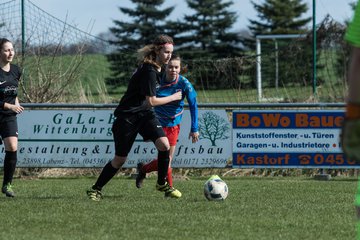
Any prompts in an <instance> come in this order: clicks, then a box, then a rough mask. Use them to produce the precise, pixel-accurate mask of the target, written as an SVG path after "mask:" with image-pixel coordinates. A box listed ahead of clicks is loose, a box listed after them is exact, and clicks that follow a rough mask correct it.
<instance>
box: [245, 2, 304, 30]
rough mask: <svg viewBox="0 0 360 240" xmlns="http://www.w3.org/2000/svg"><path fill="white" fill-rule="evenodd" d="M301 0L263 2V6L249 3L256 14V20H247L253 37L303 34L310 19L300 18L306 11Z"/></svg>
mask: <svg viewBox="0 0 360 240" xmlns="http://www.w3.org/2000/svg"><path fill="white" fill-rule="evenodd" d="M302 1H303V0H265V2H264V3H263V4H257V3H255V2H254V1H251V3H252V5H253V6H254V8H255V10H256V11H257V12H258V14H257V17H258V19H259V21H258V20H249V21H250V26H249V29H250V30H251V31H252V33H253V34H254V35H259V34H292V33H304V32H305V31H306V29H305V25H306V24H307V23H308V22H310V21H311V18H310V17H309V18H303V19H301V16H302V15H303V14H304V13H306V12H307V11H308V6H307V4H306V3H302Z"/></svg>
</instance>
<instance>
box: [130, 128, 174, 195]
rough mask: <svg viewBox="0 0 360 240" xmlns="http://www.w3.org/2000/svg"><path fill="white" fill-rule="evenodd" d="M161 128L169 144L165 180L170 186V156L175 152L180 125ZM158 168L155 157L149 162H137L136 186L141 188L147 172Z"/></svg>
mask: <svg viewBox="0 0 360 240" xmlns="http://www.w3.org/2000/svg"><path fill="white" fill-rule="evenodd" d="M163 130H164V132H165V135H166V137H167V138H168V140H169V144H170V153H169V154H170V155H169V168H168V172H167V182H168V183H169V185H170V186H171V187H172V186H173V181H172V169H171V160H172V156H173V155H174V152H175V146H176V143H177V140H178V136H179V132H180V125H177V126H174V127H163ZM157 170H158V160H157V158H155V159H153V160H152V161H150V162H149V163H146V164H143V163H138V165H137V172H138V175H137V177H136V187H137V188H141V187H142V185H143V181H144V179H145V177H146V174H147V173H150V172H154V171H157Z"/></svg>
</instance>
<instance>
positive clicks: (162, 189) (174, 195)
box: [156, 182, 181, 198]
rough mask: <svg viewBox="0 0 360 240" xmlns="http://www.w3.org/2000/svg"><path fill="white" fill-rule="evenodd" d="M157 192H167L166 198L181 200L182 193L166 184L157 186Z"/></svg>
mask: <svg viewBox="0 0 360 240" xmlns="http://www.w3.org/2000/svg"><path fill="white" fill-rule="evenodd" d="M156 190H158V191H160V192H165V197H171V198H181V192H180V191H179V190H177V189H176V188H173V187H170V185H169V184H168V183H167V182H165V184H164V185H159V184H158V183H157V184H156Z"/></svg>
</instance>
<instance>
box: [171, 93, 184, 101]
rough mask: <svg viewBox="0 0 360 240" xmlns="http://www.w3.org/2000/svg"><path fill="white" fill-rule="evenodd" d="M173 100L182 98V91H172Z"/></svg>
mask: <svg viewBox="0 0 360 240" xmlns="http://www.w3.org/2000/svg"><path fill="white" fill-rule="evenodd" d="M172 96H173V98H174V100H173V101H178V100H181V99H182V92H181V91H177V92H176V93H174V94H173V95H172Z"/></svg>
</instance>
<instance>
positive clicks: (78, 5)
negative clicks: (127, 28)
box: [0, 0, 354, 35]
mask: <svg viewBox="0 0 360 240" xmlns="http://www.w3.org/2000/svg"><path fill="white" fill-rule="evenodd" d="M7 1H8V0H0V2H7ZM30 1H31V2H32V3H34V4H35V5H37V6H38V7H39V8H41V9H42V10H44V11H45V12H47V13H49V14H50V15H53V16H55V17H56V18H58V19H60V20H63V21H65V19H66V17H67V20H66V22H67V23H69V24H71V25H74V26H76V27H77V28H79V29H81V30H83V31H85V32H88V33H91V34H92V35H97V34H99V33H102V32H106V31H107V30H108V29H109V28H110V27H114V24H113V20H123V21H128V19H127V16H126V15H123V14H122V12H121V11H120V10H119V9H118V7H120V6H122V7H131V6H133V5H132V2H131V1H130V0H97V1H95V0H30ZM255 1H258V2H259V3H261V2H263V1H262V0H255ZM313 1H314V0H304V2H306V3H307V4H308V6H309V11H308V13H307V14H306V15H304V17H308V16H312V11H313V10H312V4H313ZM233 2H234V5H233V9H230V10H231V11H235V12H237V15H238V19H237V22H236V23H235V25H234V30H241V29H246V28H247V26H248V25H249V21H248V19H255V18H256V11H255V10H254V8H253V6H252V4H251V3H250V0H233ZM315 2H316V22H317V23H318V22H320V21H321V20H322V19H323V18H324V17H325V16H326V15H327V14H330V16H331V17H332V18H334V19H335V20H337V21H339V22H344V20H345V19H348V18H351V17H352V14H353V12H352V10H351V8H350V6H349V3H350V2H354V0H315ZM168 6H175V10H174V11H173V13H172V14H171V15H170V17H171V18H173V19H175V20H177V19H179V20H181V19H182V17H183V15H184V14H189V13H191V12H189V9H188V8H187V4H186V2H185V0H165V3H164V4H163V7H168ZM310 25H311V24H310Z"/></svg>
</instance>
